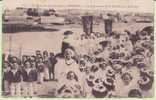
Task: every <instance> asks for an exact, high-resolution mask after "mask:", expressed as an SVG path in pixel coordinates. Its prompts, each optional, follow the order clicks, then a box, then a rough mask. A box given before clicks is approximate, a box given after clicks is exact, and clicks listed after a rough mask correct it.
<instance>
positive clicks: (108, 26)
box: [104, 19, 113, 34]
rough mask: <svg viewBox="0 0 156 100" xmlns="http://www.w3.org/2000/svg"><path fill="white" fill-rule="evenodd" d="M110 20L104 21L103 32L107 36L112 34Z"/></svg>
mask: <svg viewBox="0 0 156 100" xmlns="http://www.w3.org/2000/svg"><path fill="white" fill-rule="evenodd" d="M112 23H113V22H112V20H111V19H105V20H104V26H105V32H106V33H107V34H110V33H111V32H112Z"/></svg>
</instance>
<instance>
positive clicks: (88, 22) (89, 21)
mask: <svg viewBox="0 0 156 100" xmlns="http://www.w3.org/2000/svg"><path fill="white" fill-rule="evenodd" d="M82 24H83V32H85V33H86V34H87V35H90V34H91V33H92V32H93V16H82Z"/></svg>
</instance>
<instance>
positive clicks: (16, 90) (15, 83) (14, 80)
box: [9, 62, 21, 97]
mask: <svg viewBox="0 0 156 100" xmlns="http://www.w3.org/2000/svg"><path fill="white" fill-rule="evenodd" d="M9 76H11V77H10V81H11V85H10V92H11V96H18V97H19V96H21V71H20V70H19V66H18V64H17V63H16V62H14V63H13V64H12V67H11V72H10V74H9Z"/></svg>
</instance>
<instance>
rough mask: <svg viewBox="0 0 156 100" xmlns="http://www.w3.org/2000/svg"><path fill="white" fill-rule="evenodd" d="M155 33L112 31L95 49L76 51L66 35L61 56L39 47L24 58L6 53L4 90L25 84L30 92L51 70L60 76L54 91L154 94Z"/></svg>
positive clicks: (82, 94)
mask: <svg viewBox="0 0 156 100" xmlns="http://www.w3.org/2000/svg"><path fill="white" fill-rule="evenodd" d="M68 32H69V31H68ZM68 32H67V33H68ZM68 35H73V34H68ZM153 35H154V33H153V32H151V31H147V30H146V29H145V30H142V31H140V32H136V33H134V34H133V33H130V32H129V31H125V32H123V33H118V32H112V33H110V34H107V35H105V36H102V41H100V42H99V44H98V46H96V48H95V49H94V51H92V52H91V53H90V52H89V51H86V54H83V53H82V54H79V53H78V52H76V50H77V48H75V47H74V46H72V45H70V43H66V42H65V41H64V43H63V44H64V45H65V47H62V54H61V55H63V56H61V57H60V56H58V55H57V56H56V55H54V54H53V53H50V54H48V53H47V52H44V53H43V55H42V54H41V52H39V51H37V52H36V55H33V56H23V57H22V60H20V59H16V58H15V57H10V56H9V57H8V58H7V60H4V61H3V73H4V74H3V83H4V91H5V93H8V92H10V93H11V95H12V96H15V95H18V96H19V95H21V88H20V87H21V85H23V84H25V86H24V88H26V89H25V92H26V95H29V96H33V94H34V93H35V92H37V91H35V86H36V82H39V83H43V81H48V80H50V79H52V78H51V77H52V76H53V79H54V80H57V82H58V83H57V86H56V87H54V90H55V91H54V94H53V97H96V98H104V97H148V96H152V94H150V91H151V90H152V89H153V88H152V87H153V81H154V80H153V79H154V75H153V67H154V65H153V61H154V58H153V56H154V51H153V49H154V45H153V44H154V39H153V37H154V36H153ZM66 38H68V36H67V37H66ZM88 39H89V38H88ZM95 41H96V40H95ZM71 42H72V41H71ZM79 42H80V43H81V40H79ZM97 47H98V48H97ZM85 48H89V47H88V46H87V45H86V46H85ZM4 59H5V57H4ZM54 66H55V68H54ZM54 69H55V70H54ZM48 71H49V75H47V74H48V73H47V72H48ZM51 74H52V75H51ZM9 84H11V85H9ZM9 87H10V91H7V90H9V89H8V88H9ZM29 90H30V91H29Z"/></svg>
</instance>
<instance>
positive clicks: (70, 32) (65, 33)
mask: <svg viewBox="0 0 156 100" xmlns="http://www.w3.org/2000/svg"><path fill="white" fill-rule="evenodd" d="M71 34H73V32H72V31H65V32H64V35H71Z"/></svg>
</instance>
